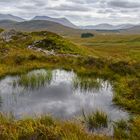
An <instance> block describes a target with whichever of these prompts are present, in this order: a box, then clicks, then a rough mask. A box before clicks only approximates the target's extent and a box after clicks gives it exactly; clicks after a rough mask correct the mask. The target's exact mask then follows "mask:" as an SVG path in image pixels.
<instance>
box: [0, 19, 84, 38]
mask: <svg viewBox="0 0 140 140" xmlns="http://www.w3.org/2000/svg"><path fill="white" fill-rule="evenodd" d="M0 28H4V29H15V30H19V31H27V32H30V31H44V30H47V31H51V32H54V33H57V34H60V35H62V36H67V35H70V36H71V35H79V34H81V33H82V32H83V30H81V29H74V28H70V27H67V26H64V25H62V24H59V23H56V22H52V21H47V20H30V21H24V22H14V21H8V20H4V21H0Z"/></svg>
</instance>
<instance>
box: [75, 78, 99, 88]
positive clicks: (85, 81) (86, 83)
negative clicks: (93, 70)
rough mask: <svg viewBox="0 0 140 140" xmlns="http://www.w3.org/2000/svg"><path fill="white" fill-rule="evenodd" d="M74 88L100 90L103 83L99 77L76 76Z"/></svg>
mask: <svg viewBox="0 0 140 140" xmlns="http://www.w3.org/2000/svg"><path fill="white" fill-rule="evenodd" d="M73 85H74V88H75V89H77V88H80V89H81V90H86V91H89V90H99V89H100V88H101V83H100V81H98V80H97V79H94V78H89V77H84V78H83V77H82V78H81V77H80V78H79V77H76V78H75V79H74V81H73Z"/></svg>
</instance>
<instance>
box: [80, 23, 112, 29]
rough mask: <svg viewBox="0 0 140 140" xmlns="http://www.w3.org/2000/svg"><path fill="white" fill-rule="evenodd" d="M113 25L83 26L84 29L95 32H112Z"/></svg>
mask: <svg viewBox="0 0 140 140" xmlns="http://www.w3.org/2000/svg"><path fill="white" fill-rule="evenodd" d="M113 27H114V26H113V25H111V24H106V23H105V24H98V25H89V26H83V27H82V28H83V29H95V30H99V29H101V30H112V29H113Z"/></svg>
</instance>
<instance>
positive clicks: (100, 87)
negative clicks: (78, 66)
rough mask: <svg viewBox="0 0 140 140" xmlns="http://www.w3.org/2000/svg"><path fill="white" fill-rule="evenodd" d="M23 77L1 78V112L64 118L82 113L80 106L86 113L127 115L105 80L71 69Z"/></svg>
mask: <svg viewBox="0 0 140 140" xmlns="http://www.w3.org/2000/svg"><path fill="white" fill-rule="evenodd" d="M40 75H41V76H40ZM42 75H43V76H44V77H45V78H43V76H42ZM24 77H26V78H25V79H24V78H23V77H22V76H16V77H10V76H8V77H6V78H5V79H3V80H1V81H0V95H1V97H2V99H3V101H2V107H1V109H0V110H1V112H13V114H14V115H15V116H16V117H17V118H19V117H22V116H25V115H31V116H33V115H41V114H46V113H49V114H52V115H53V116H55V117H58V118H64V119H67V118H72V117H74V116H79V115H81V114H82V110H83V109H84V111H85V112H86V113H90V112H92V111H94V110H97V109H99V110H102V111H104V112H107V114H108V115H109V117H110V118H111V119H113V120H116V119H120V118H125V117H127V113H126V112H124V111H123V110H121V109H119V108H118V107H116V106H114V105H113V104H112V98H113V95H112V87H111V85H110V84H109V82H107V81H103V80H101V79H91V78H88V79H86V78H78V77H77V75H76V74H75V73H74V72H72V71H71V72H67V71H64V70H53V71H52V72H49V71H47V70H44V69H42V70H35V71H32V72H30V73H28V74H27V75H24ZM38 77H39V78H38ZM40 77H41V78H40ZM22 78H23V79H24V80H23V79H22ZM25 81H26V82H25Z"/></svg>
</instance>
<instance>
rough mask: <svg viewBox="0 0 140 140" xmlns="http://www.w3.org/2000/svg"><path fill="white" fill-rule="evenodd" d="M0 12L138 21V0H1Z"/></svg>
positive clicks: (86, 21)
mask: <svg viewBox="0 0 140 140" xmlns="http://www.w3.org/2000/svg"><path fill="white" fill-rule="evenodd" d="M0 13H1V14H13V15H16V16H19V17H22V18H25V19H31V18H33V17H34V16H51V17H58V18H59V17H66V18H67V19H69V20H70V21H71V22H73V23H74V24H76V25H95V24H100V23H109V24H123V23H132V24H139V23H140V0H0Z"/></svg>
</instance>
